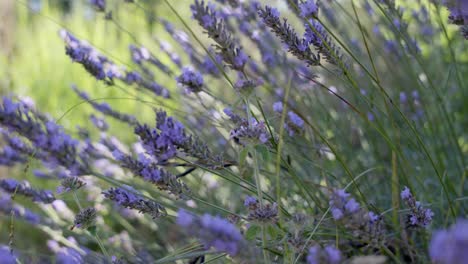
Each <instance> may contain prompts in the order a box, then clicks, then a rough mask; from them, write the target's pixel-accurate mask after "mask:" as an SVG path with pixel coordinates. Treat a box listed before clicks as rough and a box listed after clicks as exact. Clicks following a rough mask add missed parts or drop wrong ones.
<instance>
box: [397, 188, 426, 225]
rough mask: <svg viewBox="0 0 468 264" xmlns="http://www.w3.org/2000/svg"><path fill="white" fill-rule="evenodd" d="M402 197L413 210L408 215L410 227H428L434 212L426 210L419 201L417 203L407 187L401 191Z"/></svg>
mask: <svg viewBox="0 0 468 264" xmlns="http://www.w3.org/2000/svg"><path fill="white" fill-rule="evenodd" d="M400 196H401V199H402V200H403V201H404V202H405V203H406V205H407V206H408V207H409V208H410V210H411V213H410V214H408V222H407V224H408V225H409V226H410V227H427V226H428V225H429V224H430V223H431V221H432V217H433V216H434V213H433V212H432V210H431V209H429V208H424V207H423V206H422V205H421V203H420V202H419V201H416V199H415V198H414V196H413V194H411V191H410V189H409V188H408V187H406V186H405V187H404V188H403V190H402V191H401V194H400Z"/></svg>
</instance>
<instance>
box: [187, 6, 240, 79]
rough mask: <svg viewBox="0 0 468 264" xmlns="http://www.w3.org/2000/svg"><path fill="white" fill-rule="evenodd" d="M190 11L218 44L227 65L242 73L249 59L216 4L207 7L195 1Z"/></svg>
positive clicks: (219, 51)
mask: <svg viewBox="0 0 468 264" xmlns="http://www.w3.org/2000/svg"><path fill="white" fill-rule="evenodd" d="M190 10H191V11H192V14H193V18H194V19H195V20H197V21H198V23H199V24H200V26H202V27H203V28H204V29H205V30H206V33H207V34H208V36H209V37H210V38H211V39H213V40H214V41H215V42H216V44H217V45H216V49H217V50H218V53H219V54H220V55H221V56H222V57H223V60H224V61H225V62H226V63H227V65H229V66H230V67H231V68H233V69H235V70H237V71H242V70H243V69H244V66H245V64H246V63H247V60H248V57H247V55H246V54H245V53H244V52H243V51H242V49H241V48H240V47H239V46H238V44H237V43H236V41H235V40H234V39H233V38H232V36H231V34H230V33H229V32H228V30H227V25H226V23H225V21H224V19H223V18H222V17H221V16H220V13H219V12H217V11H216V10H215V6H214V4H207V5H206V4H205V1H203V0H195V3H194V4H193V5H191V6H190Z"/></svg>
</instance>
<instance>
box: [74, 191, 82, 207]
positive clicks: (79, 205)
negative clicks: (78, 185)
mask: <svg viewBox="0 0 468 264" xmlns="http://www.w3.org/2000/svg"><path fill="white" fill-rule="evenodd" d="M72 192H73V199H75V202H76V204H77V205H78V208H79V209H80V211H82V210H83V207H81V204H80V200H78V196H77V195H76V191H75V190H73V191H72Z"/></svg>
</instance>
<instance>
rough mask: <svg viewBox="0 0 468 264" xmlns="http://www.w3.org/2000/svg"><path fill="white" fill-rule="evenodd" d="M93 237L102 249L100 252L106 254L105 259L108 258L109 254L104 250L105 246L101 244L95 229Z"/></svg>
mask: <svg viewBox="0 0 468 264" xmlns="http://www.w3.org/2000/svg"><path fill="white" fill-rule="evenodd" d="M94 237H95V238H96V241H97V243H98V245H99V247H100V248H101V251H102V253H103V254H104V256H106V258H107V259H110V255H109V253H108V252H107V250H106V248H105V247H104V245H103V244H102V240H101V238H100V237H99V235H98V233H97V231H96V233H95V234H94Z"/></svg>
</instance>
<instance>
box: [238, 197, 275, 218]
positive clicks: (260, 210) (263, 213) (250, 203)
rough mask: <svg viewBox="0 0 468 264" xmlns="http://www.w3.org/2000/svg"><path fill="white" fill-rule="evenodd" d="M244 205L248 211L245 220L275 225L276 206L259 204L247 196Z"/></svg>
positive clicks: (253, 198) (255, 199)
mask: <svg viewBox="0 0 468 264" xmlns="http://www.w3.org/2000/svg"><path fill="white" fill-rule="evenodd" d="M244 205H245V206H246V207H247V208H248V209H249V215H248V216H247V218H248V219H249V220H250V221H255V222H259V223H276V221H277V217H278V206H277V204H276V203H273V204H260V202H259V201H258V200H257V198H255V197H252V196H248V197H247V198H246V199H245V200H244Z"/></svg>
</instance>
